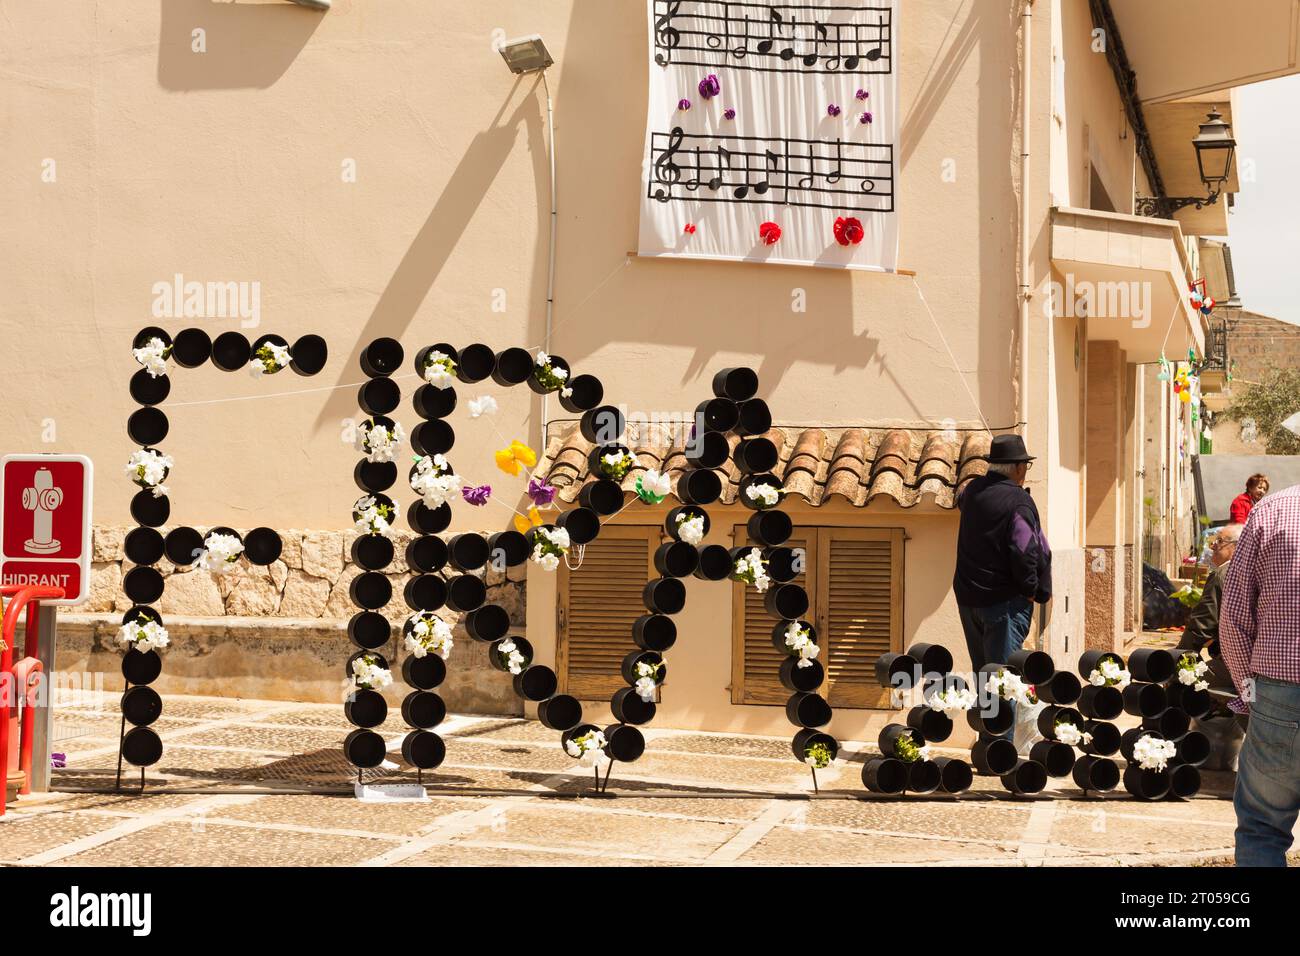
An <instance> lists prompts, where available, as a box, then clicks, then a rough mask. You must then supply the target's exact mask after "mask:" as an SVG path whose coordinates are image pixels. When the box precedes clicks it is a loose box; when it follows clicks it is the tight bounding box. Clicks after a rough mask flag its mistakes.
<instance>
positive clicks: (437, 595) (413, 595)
mask: <svg viewBox="0 0 1300 956" xmlns="http://www.w3.org/2000/svg"><path fill="white" fill-rule="evenodd" d="M402 600H404V601H405V602H406V606H407V607H409V608H410V609H411V610H412V611H436V610H438V608H440V607H442V606H443V605H445V604H446V603H447V582H446V581H444V580H443V579H442V578H441V577H439V576H438V575H436V574H419V575H416V576H415V577H413V578H410V579H409V580H408V581H407V582H406V585H405V586H404V587H403V588H402ZM385 603H387V602H385ZM361 606H362V607H366V606H367V605H364V604H363V605H361ZM376 607H383V605H382V604H381V605H376Z"/></svg>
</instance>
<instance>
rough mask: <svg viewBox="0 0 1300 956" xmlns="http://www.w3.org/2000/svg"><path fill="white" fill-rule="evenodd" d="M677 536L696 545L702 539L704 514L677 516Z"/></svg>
mask: <svg viewBox="0 0 1300 956" xmlns="http://www.w3.org/2000/svg"><path fill="white" fill-rule="evenodd" d="M677 537H679V538H681V539H682V540H683V541H685V542H686V543H687V544H693V545H695V546H696V547H698V546H699V544H700V542H701V541H703V540H704V515H702V514H696V515H693V514H690V513H685V514H680V515H678V516H677Z"/></svg>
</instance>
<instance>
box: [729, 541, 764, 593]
mask: <svg viewBox="0 0 1300 956" xmlns="http://www.w3.org/2000/svg"><path fill="white" fill-rule="evenodd" d="M766 564H767V562H765V561H764V560H763V553H762V552H761V551H759V550H758V548H750V549H749V551H748V552H747V553H745V554H744V555H742V556H741V557H739V558H737V559H736V563H735V566H734V567H733V568H732V569H731V580H733V581H741V582H743V583H745V584H751V585H753V587H754V589H755V590H756V591H758V592H759V593H760V594H761V593H762V592H764V591H766V590H767V588H768V585H770V584H771V583H772V579H771V578H769V577H768V576H767V568H766Z"/></svg>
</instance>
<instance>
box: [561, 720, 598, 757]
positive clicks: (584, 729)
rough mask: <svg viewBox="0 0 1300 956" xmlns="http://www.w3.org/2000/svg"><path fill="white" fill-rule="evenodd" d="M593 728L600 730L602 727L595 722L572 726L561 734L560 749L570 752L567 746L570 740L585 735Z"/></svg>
mask: <svg viewBox="0 0 1300 956" xmlns="http://www.w3.org/2000/svg"><path fill="white" fill-rule="evenodd" d="M593 730H600V728H599V727H597V726H596V725H595V724H578V726H576V727H571V728H570V729H568V730H566V731H565V732H564V733H562V734H560V749H561V750H563V751H564V752H565V753H566V754H568V753H569V751H568V750H567V749H566V746H567V744H568V743H569V741H570V740H577V739H578V738H579V737H585V736H586V735H587V734H589V733H591V732H592V731H593Z"/></svg>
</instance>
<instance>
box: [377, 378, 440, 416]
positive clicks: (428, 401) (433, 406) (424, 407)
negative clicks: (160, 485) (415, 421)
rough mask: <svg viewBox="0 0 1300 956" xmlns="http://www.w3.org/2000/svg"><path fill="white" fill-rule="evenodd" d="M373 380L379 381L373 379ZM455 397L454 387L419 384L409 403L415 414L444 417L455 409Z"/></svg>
mask: <svg viewBox="0 0 1300 956" xmlns="http://www.w3.org/2000/svg"><path fill="white" fill-rule="evenodd" d="M375 381H381V380H380V379H375ZM456 404H457V397H456V390H455V389H454V388H438V386H436V385H421V386H420V387H419V388H417V389H416V390H415V396H414V397H413V398H412V399H411V405H412V406H413V407H414V408H415V414H417V415H419V416H420V417H421V418H423V419H426V420H432V419H435V418H446V417H447V416H449V415H450V414H451V413H452V412H454V411H455V410H456Z"/></svg>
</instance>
